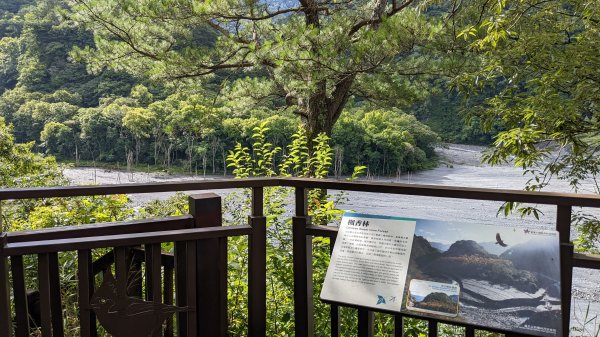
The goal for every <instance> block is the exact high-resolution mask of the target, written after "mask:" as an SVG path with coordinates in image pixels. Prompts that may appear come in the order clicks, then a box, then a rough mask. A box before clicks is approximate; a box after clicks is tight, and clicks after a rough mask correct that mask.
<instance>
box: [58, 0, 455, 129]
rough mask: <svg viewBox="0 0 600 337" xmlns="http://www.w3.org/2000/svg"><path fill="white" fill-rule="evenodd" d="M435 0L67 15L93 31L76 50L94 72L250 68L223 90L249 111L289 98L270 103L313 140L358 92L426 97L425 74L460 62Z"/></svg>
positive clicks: (128, 4) (107, 8)
mask: <svg viewBox="0 0 600 337" xmlns="http://www.w3.org/2000/svg"><path fill="white" fill-rule="evenodd" d="M430 4H431V2H430V1H424V2H420V3H419V4H418V5H417V4H416V3H415V4H411V3H410V2H409V3H406V5H404V6H403V5H400V4H399V3H396V2H391V3H389V2H382V1H372V0H360V1H353V2H352V3H345V2H339V1H324V2H323V3H322V4H321V5H320V6H317V7H314V8H313V7H310V6H308V7H305V4H303V3H302V2H300V3H297V2H293V3H291V2H288V3H284V4H280V3H279V2H273V1H271V2H268V1H267V2H262V1H246V2H240V3H237V2H231V1H228V0H218V1H206V2H197V3H193V4H192V3H189V2H186V1H166V2H159V3H157V2H156V1H118V0H80V1H76V2H75V4H74V6H72V7H71V8H70V10H69V11H67V15H68V18H69V19H70V20H71V21H73V22H74V23H76V24H77V25H78V26H83V27H86V28H88V29H90V30H91V31H92V32H93V34H94V38H95V40H94V41H95V44H94V45H87V46H76V47H75V48H74V49H73V51H72V52H71V56H72V57H73V58H74V59H77V60H82V61H84V62H86V63H87V64H88V68H89V69H90V70H92V71H93V72H96V73H98V72H100V71H101V70H103V69H107V68H108V69H112V70H116V71H127V72H130V73H132V74H135V75H137V76H147V77H149V78H151V79H156V80H164V79H167V80H182V79H185V80H190V81H191V80H192V79H193V80H203V81H206V80H209V76H212V75H217V76H221V75H222V74H223V73H224V72H228V74H231V75H232V76H243V74H244V73H243V72H249V71H250V72H254V73H255V74H257V75H258V76H256V77H254V76H250V77H251V78H250V79H240V80H236V81H234V82H235V85H234V86H233V88H232V90H229V91H228V92H227V94H228V95H236V96H243V97H244V99H243V100H242V102H240V105H239V106H241V107H246V108H247V107H249V105H252V104H256V102H263V101H265V100H269V99H268V98H269V97H276V96H279V97H285V102H284V101H283V100H281V99H279V100H275V99H273V100H271V102H270V103H275V104H277V105H278V106H280V107H281V108H282V110H283V109H284V108H285V109H289V110H292V111H294V112H296V113H298V114H299V115H300V116H301V117H302V118H303V121H304V122H305V124H306V127H307V132H308V135H309V137H310V138H314V137H315V136H316V135H317V134H318V133H320V132H325V133H326V134H330V133H331V130H332V128H333V125H334V124H335V122H336V120H337V119H338V118H339V116H340V114H341V112H342V111H343V109H344V107H345V105H346V103H347V101H348V99H349V97H350V95H351V94H352V93H353V92H359V93H360V94H361V96H363V97H365V98H371V99H374V100H377V101H383V102H386V103H387V104H390V103H393V104H396V105H402V106H405V105H411V104H413V103H414V101H415V100H416V99H419V98H423V97H424V96H426V91H424V90H421V88H419V87H418V85H417V83H419V84H420V83H421V80H423V79H425V78H427V76H425V74H434V73H442V72H443V69H444V68H445V67H449V66H450V65H452V64H456V63H457V62H455V61H454V60H452V61H442V60H445V59H446V58H448V55H450V54H448V53H446V50H447V49H448V48H451V43H452V42H450V43H449V42H448V40H447V39H446V38H449V40H450V41H452V40H453V37H454V36H453V34H454V33H453V32H451V31H450V30H448V29H447V28H448V25H445V24H444V22H443V19H442V15H428V14H424V12H425V11H426V10H427V9H428V6H429V5H430ZM134 13H135V14H134ZM140 13H141V15H138V14H140ZM132 27H135V29H132ZM232 27H235V29H231V28H232ZM200 34H204V35H205V36H207V40H208V41H199V40H197V39H195V38H194V37H195V36H198V35H200ZM424 45H427V48H422V46H424ZM457 58H458V57H457Z"/></svg>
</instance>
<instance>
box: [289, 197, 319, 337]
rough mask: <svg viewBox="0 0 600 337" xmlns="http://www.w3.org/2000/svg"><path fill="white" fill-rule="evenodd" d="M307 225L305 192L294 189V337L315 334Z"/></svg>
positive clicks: (310, 239) (310, 245)
mask: <svg viewBox="0 0 600 337" xmlns="http://www.w3.org/2000/svg"><path fill="white" fill-rule="evenodd" d="M309 223H310V218H309V217H308V202H307V193H306V190H305V189H304V188H296V216H294V217H293V219H292V233H293V234H292V235H293V238H292V244H293V253H294V315H295V319H296V322H295V323H296V324H295V336H296V337H311V336H314V334H315V332H314V331H315V329H314V324H313V316H314V315H313V310H314V306H313V288H312V237H308V236H306V226H307V225H308V224H309Z"/></svg>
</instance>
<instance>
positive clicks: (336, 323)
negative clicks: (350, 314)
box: [329, 234, 340, 337]
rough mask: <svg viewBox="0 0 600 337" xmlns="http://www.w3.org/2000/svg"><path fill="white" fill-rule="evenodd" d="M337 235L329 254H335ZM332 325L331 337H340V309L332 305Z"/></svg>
mask: <svg viewBox="0 0 600 337" xmlns="http://www.w3.org/2000/svg"><path fill="white" fill-rule="evenodd" d="M336 239H337V234H335V235H332V236H331V237H330V238H329V254H333V247H334V246H335V240H336ZM329 316H330V319H331V321H330V324H331V337H339V336H340V307H339V306H337V305H335V304H332V305H330V308H329Z"/></svg>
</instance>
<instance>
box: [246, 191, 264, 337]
mask: <svg viewBox="0 0 600 337" xmlns="http://www.w3.org/2000/svg"><path fill="white" fill-rule="evenodd" d="M263 198H264V191H263V188H262V187H254V188H252V215H251V216H250V217H249V219H248V222H249V223H250V226H252V234H251V235H250V237H249V241H250V242H249V246H248V254H249V268H248V316H249V324H248V336H250V337H264V336H265V335H266V331H267V219H266V217H265V216H264V214H263V212H264V211H263Z"/></svg>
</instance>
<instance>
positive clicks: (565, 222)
mask: <svg viewBox="0 0 600 337" xmlns="http://www.w3.org/2000/svg"><path fill="white" fill-rule="evenodd" d="M556 230H557V231H558V235H559V241H560V271H561V273H560V284H561V289H560V302H561V306H562V335H563V336H569V327H570V321H571V291H572V290H571V287H572V285H573V243H572V242H571V206H570V205H566V206H565V205H558V206H557V210H556Z"/></svg>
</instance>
